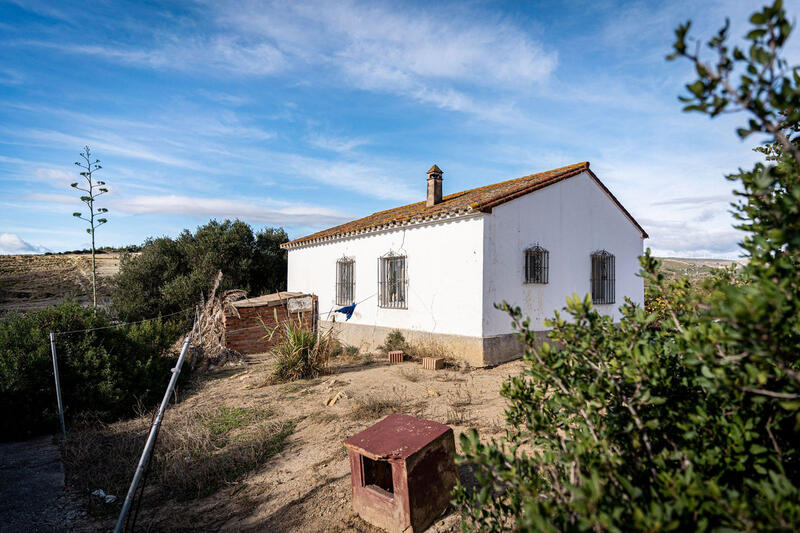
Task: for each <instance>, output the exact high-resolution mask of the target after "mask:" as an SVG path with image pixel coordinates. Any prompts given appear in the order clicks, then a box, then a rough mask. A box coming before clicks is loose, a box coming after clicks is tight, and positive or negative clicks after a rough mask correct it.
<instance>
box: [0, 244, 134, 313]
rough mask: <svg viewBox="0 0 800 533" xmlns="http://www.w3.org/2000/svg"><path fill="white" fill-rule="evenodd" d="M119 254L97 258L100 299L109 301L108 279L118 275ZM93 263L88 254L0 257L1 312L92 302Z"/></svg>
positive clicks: (101, 255) (103, 255) (98, 256)
mask: <svg viewBox="0 0 800 533" xmlns="http://www.w3.org/2000/svg"><path fill="white" fill-rule="evenodd" d="M119 261H120V254H116V253H108V254H98V255H97V256H96V264H97V276H98V279H99V280H100V283H99V285H98V299H99V300H101V301H105V300H107V299H108V295H109V290H110V286H109V284H108V282H107V280H108V278H110V277H111V276H113V275H114V274H116V273H117V272H118V271H119ZM91 265H92V259H91V255H88V254H63V255H0V312H3V311H29V310H32V309H39V308H41V307H46V306H48V305H53V304H56V303H58V302H60V301H61V300H63V299H64V298H68V297H71V298H75V299H76V300H78V301H79V302H81V303H86V304H88V303H90V302H91V299H92V267H91Z"/></svg>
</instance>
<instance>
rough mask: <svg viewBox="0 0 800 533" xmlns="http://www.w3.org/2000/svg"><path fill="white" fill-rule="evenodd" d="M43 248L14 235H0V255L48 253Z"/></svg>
mask: <svg viewBox="0 0 800 533" xmlns="http://www.w3.org/2000/svg"><path fill="white" fill-rule="evenodd" d="M48 251H49V250H48V249H47V248H45V247H43V246H35V245H33V244H31V243H29V242H27V241H24V240H22V239H21V238H20V236H19V235H17V234H16V233H0V253H4V254H35V253H43V252H48Z"/></svg>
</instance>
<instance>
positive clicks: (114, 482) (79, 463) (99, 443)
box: [64, 407, 294, 514]
mask: <svg viewBox="0 0 800 533" xmlns="http://www.w3.org/2000/svg"><path fill="white" fill-rule="evenodd" d="M269 416H270V414H269V413H268V412H267V411H260V410H256V409H239V408H226V407H221V408H220V407H216V408H207V409H204V410H201V411H199V412H198V411H191V410H177V409H175V410H170V411H169V412H168V413H167V415H166V416H165V418H164V422H163V424H162V426H161V430H160V432H159V436H158V441H157V443H156V447H155V450H154V453H153V457H152V462H151V464H150V468H149V471H148V475H147V480H146V482H147V486H146V490H145V498H144V502H143V504H142V508H147V507H152V506H156V505H158V504H159V503H160V501H161V500H162V499H163V498H165V497H166V498H176V499H178V500H187V499H193V498H198V497H202V496H206V495H208V494H212V493H214V492H216V491H217V490H218V489H219V488H220V487H222V486H224V485H226V484H229V483H233V482H236V481H237V480H238V479H240V478H241V477H242V476H243V475H244V474H246V473H247V472H249V471H251V470H253V469H255V468H257V467H258V466H260V465H261V464H263V463H264V461H266V460H267V459H268V458H269V457H270V456H272V455H274V454H275V453H277V452H279V451H280V450H281V449H282V447H283V444H284V441H285V440H286V438H287V437H288V436H289V435H290V434H291V433H292V431H293V429H294V423H293V422H273V421H269V420H268V417H269ZM150 421H151V417H150V416H146V417H142V418H138V419H134V420H129V421H126V422H120V423H117V424H112V425H107V426H104V425H99V426H98V425H94V426H92V427H86V428H84V429H82V430H78V431H74V432H73V433H72V434H71V435H70V438H69V439H68V440H67V441H66V443H65V444H64V462H65V465H66V467H67V473H68V476H69V480H70V485H71V486H73V487H75V488H76V489H77V490H78V491H79V492H81V493H83V494H88V493H90V492H92V491H93V490H96V489H103V490H104V491H105V492H106V493H109V494H115V495H117V496H124V494H125V493H126V492H127V488H128V485H129V483H130V480H131V476H132V475H133V472H134V469H135V467H136V464H137V462H138V460H139V456H140V455H141V453H142V448H143V446H144V442H145V440H146V438H147V433H148V431H149V426H150ZM91 510H93V511H95V512H98V513H99V514H108V513H115V512H116V511H117V508H116V507H115V506H108V505H106V506H105V507H104V508H102V509H98V508H95V509H91Z"/></svg>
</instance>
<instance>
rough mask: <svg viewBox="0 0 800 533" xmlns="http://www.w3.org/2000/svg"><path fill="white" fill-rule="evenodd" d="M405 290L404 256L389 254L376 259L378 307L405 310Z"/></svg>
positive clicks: (406, 282) (406, 288) (406, 279)
mask: <svg viewBox="0 0 800 533" xmlns="http://www.w3.org/2000/svg"><path fill="white" fill-rule="evenodd" d="M407 290H408V277H407V276H406V256H404V255H394V254H391V253H390V254H388V255H385V256H383V257H381V258H380V259H378V305H379V306H381V307H389V308H392V309H405V308H406V306H407V302H406V292H407Z"/></svg>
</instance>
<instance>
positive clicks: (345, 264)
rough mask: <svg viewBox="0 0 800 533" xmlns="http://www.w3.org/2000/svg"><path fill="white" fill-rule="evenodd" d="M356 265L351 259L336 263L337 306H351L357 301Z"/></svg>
mask: <svg viewBox="0 0 800 533" xmlns="http://www.w3.org/2000/svg"><path fill="white" fill-rule="evenodd" d="M355 265H356V262H355V261H353V260H352V259H350V258H349V257H342V258H341V259H339V260H338V261H336V305H350V304H351V303H353V301H354V300H355V297H356V296H355V295H356V276H355Z"/></svg>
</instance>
